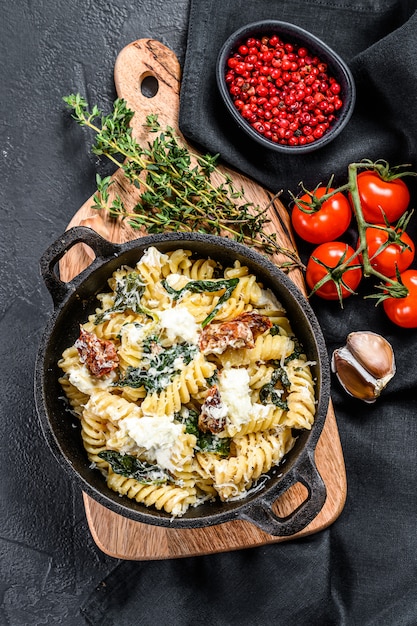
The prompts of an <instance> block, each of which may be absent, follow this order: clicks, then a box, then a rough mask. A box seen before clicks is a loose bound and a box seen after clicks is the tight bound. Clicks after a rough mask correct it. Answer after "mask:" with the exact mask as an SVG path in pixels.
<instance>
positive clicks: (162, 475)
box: [98, 450, 170, 484]
mask: <svg viewBox="0 0 417 626" xmlns="http://www.w3.org/2000/svg"><path fill="white" fill-rule="evenodd" d="M98 456H99V457H100V459H103V460H104V461H107V463H109V465H110V466H111V468H112V470H113V472H115V473H116V474H120V475H121V476H125V477H126V478H134V479H135V480H137V481H139V482H140V483H144V484H148V483H152V484H158V483H165V482H167V480H168V479H169V478H170V477H169V474H167V472H165V471H164V470H163V469H161V468H160V467H159V466H158V465H152V464H151V463H147V462H146V461H141V460H139V459H137V458H136V457H135V456H131V455H130V454H120V452H116V451H115V450H103V451H102V452H99V453H98Z"/></svg>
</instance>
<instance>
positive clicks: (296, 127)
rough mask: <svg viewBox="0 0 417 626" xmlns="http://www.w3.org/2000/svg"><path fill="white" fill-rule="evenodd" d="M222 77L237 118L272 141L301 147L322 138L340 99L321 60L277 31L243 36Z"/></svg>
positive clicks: (336, 87)
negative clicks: (281, 37)
mask: <svg viewBox="0 0 417 626" xmlns="http://www.w3.org/2000/svg"><path fill="white" fill-rule="evenodd" d="M225 79H226V84H227V86H228V90H229V93H230V95H231V96H232V99H233V102H234V105H235V107H236V109H237V110H238V111H239V112H240V114H241V115H242V117H243V118H244V119H245V120H246V121H247V122H248V123H249V124H250V125H251V126H252V128H254V129H255V130H256V131H257V132H258V133H260V134H261V135H263V136H264V137H265V138H266V139H269V140H271V141H273V142H274V143H277V144H283V145H288V146H303V145H305V144H309V143H312V142H314V141H316V140H317V139H319V138H320V137H323V135H324V134H325V133H326V132H327V130H328V129H329V128H330V127H331V125H332V124H333V123H334V122H335V120H336V119H337V114H336V112H337V111H338V110H339V109H340V108H341V106H342V104H343V102H342V99H341V97H340V84H339V83H338V82H337V81H336V79H335V78H334V77H332V76H329V74H328V68H327V64H326V63H324V62H322V61H321V60H320V59H319V58H318V57H317V56H313V55H312V54H310V52H309V51H308V50H307V48H305V47H303V46H298V45H295V44H291V43H284V42H283V41H282V40H281V39H280V38H279V37H278V36H277V35H272V36H271V37H262V38H261V39H256V38H254V37H250V38H248V39H246V41H245V42H244V43H243V44H241V45H240V46H239V47H238V49H237V50H235V51H234V52H232V54H231V55H230V56H229V58H228V60H227V70H226V75H225Z"/></svg>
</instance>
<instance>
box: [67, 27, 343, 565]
mask: <svg viewBox="0 0 417 626" xmlns="http://www.w3.org/2000/svg"><path fill="white" fill-rule="evenodd" d="M180 77H181V72H180V66H179V63H178V60H177V58H176V57H175V55H174V54H173V52H172V51H171V50H169V49H168V48H166V47H165V46H163V45H162V44H161V43H159V42H158V41H154V40H151V39H140V40H138V41H135V42H133V43H131V44H129V45H128V46H126V47H125V48H124V49H123V50H122V51H121V52H120V54H119V55H118V57H117V60H116V63H115V71H114V78H115V85H116V90H117V94H118V96H119V97H120V98H124V99H125V100H126V101H127V104H128V106H129V107H130V108H131V109H133V110H134V111H135V116H134V118H133V120H132V127H133V133H134V136H135V137H136V139H137V140H138V141H139V142H140V143H141V144H142V145H144V142H147V141H148V134H147V131H146V130H145V129H144V128H143V122H144V120H145V117H146V115H148V114H150V113H157V114H158V120H159V121H160V123H161V126H162V127H164V126H166V125H170V126H172V127H173V128H174V129H175V130H176V132H177V133H178V136H179V137H181V139H182V140H183V141H184V143H185V144H186V141H185V140H184V138H183V137H182V136H181V133H180V131H179V129H178V114H179V92H180ZM155 86H156V87H157V91H156V93H155V92H154V91H155ZM92 104H94V103H92ZM225 115H226V112H225ZM219 169H220V170H222V171H223V172H228V174H229V175H230V176H231V177H232V179H233V181H234V183H235V185H236V186H237V187H238V188H243V190H244V193H245V198H246V201H249V202H253V203H254V204H255V205H258V206H261V207H265V206H266V205H268V204H270V203H271V201H272V200H273V197H274V194H272V193H271V192H269V191H267V190H265V189H263V188H262V187H260V186H259V185H258V184H256V183H255V182H253V181H252V180H250V179H248V178H247V177H245V176H242V175H241V174H239V173H237V172H235V171H232V170H230V169H229V168H226V167H222V166H221V167H220V168H219ZM113 179H114V184H113V185H112V187H111V188H112V189H113V191H114V193H118V194H119V195H120V196H121V197H122V199H123V200H124V202H125V205H126V206H127V207H128V208H132V207H133V206H134V205H135V204H136V202H137V200H136V198H137V196H136V195H135V194H137V191H136V190H135V189H133V188H131V187H127V186H126V182H125V180H124V178H123V175H122V173H121V171H120V170H117V171H116V172H115V174H114V175H113ZM92 204H93V202H92V198H90V199H88V200H87V201H86V202H85V204H84V205H83V206H82V207H81V208H80V209H79V211H78V212H77V213H76V215H75V216H74V217H73V219H72V220H71V222H70V223H69V225H68V228H70V227H72V226H77V225H85V226H90V227H91V228H94V229H95V230H96V231H97V232H99V233H100V234H101V235H103V236H104V237H106V238H107V239H109V240H110V241H114V242H124V241H128V240H131V239H134V238H136V237H138V236H140V235H141V234H143V233H141V232H139V231H137V230H133V229H132V228H131V227H130V226H129V225H128V224H127V222H120V221H115V220H112V219H109V218H108V217H107V216H106V215H105V214H104V215H102V214H100V213H98V212H97V211H95V210H93V209H91V205H92ZM269 215H270V219H271V223H270V227H269V230H270V232H271V233H276V236H277V240H278V242H279V244H280V245H281V247H283V248H286V249H290V250H294V249H295V244H294V241H293V239H292V236H291V228H290V221H289V216H288V213H287V210H286V209H285V207H284V206H283V204H282V203H281V202H280V201H279V200H278V199H275V200H273V201H272V203H271V206H270V209H269ZM92 258H93V257H92V251H91V250H89V249H88V248H87V247H86V246H85V245H84V244H77V245H76V246H74V247H73V248H72V249H71V250H70V251H69V252H67V254H66V255H65V256H64V258H63V259H62V260H61V262H60V275H61V278H62V280H65V281H68V280H71V279H72V278H73V277H74V276H76V275H77V274H78V273H79V272H80V271H81V270H82V269H84V268H85V267H86V266H87V265H88V264H89V263H90V262H91V260H92ZM286 260H288V259H287V257H284V256H279V255H276V257H275V261H276V262H277V263H279V262H280V261H286ZM290 277H291V278H292V280H293V281H294V282H295V283H296V284H297V285H298V286H299V287H300V289H301V290H302V291H303V292H304V293H305V287H304V281H303V276H302V273H301V272H300V271H299V270H293V271H291V272H290ZM315 458H316V464H317V468H318V470H319V472H320V474H321V476H322V478H323V480H324V482H325V484H326V488H327V498H326V501H325V504H324V506H323V508H322V510H321V511H320V513H319V514H318V515H317V516H316V518H315V519H314V520H313V521H312V522H311V523H310V524H309V525H308V526H307V527H306V528H305V529H304V530H302V531H301V532H299V533H297V534H296V535H293V536H292V537H276V536H272V535H269V534H267V533H265V532H264V531H262V530H260V529H259V528H258V527H257V526H255V525H253V524H251V523H249V522H246V521H241V520H234V521H231V522H226V523H224V524H220V525H217V526H213V527H210V528H198V529H190V530H189V529H178V530H177V529H171V528H161V527H158V526H153V525H148V524H143V523H140V522H136V521H133V520H130V519H127V518H125V517H122V516H120V515H118V514H117V513H114V512H112V511H110V510H109V509H107V508H105V507H103V506H102V505H100V504H98V503H97V502H96V501H95V500H93V499H92V498H91V497H90V496H88V495H87V494H85V493H84V494H83V498H84V504H85V510H86V515H87V520H88V524H89V528H90V531H91V533H92V536H93V538H94V540H95V542H96V544H97V546H98V547H99V548H100V549H101V550H102V551H103V552H105V553H106V554H108V555H110V556H113V557H116V558H122V559H131V560H151V559H166V558H176V557H186V556H195V555H201V554H209V553H214V552H222V551H229V550H236V549H242V548H248V547H254V546H259V545H263V544H268V543H276V542H280V541H284V540H288V539H291V538H295V537H302V536H305V535H308V534H311V533H314V532H317V531H319V530H322V529H324V528H326V527H327V526H329V525H330V524H331V523H332V522H333V521H334V520H335V519H337V517H338V516H339V515H340V513H341V511H342V509H343V506H344V503H345V499H346V473H345V466H344V460H343V453H342V448H341V444H340V439H339V433H338V429H337V424H336V419H335V415H334V411H333V408H332V406H330V407H329V411H328V414H327V418H326V421H325V425H324V429H323V432H322V434H321V437H320V439H319V442H318V445H317V448H316V454H315ZM306 495H307V491H306V489H305V487H304V486H302V485H301V484H300V483H297V484H295V485H293V486H292V487H291V488H290V489H289V490H288V491H287V492H286V493H285V494H283V495H282V496H281V497H280V498H279V499H278V500H277V501H276V502H275V504H274V506H273V510H274V512H275V513H276V514H277V515H279V516H285V515H288V514H289V513H291V512H292V511H293V510H294V509H296V508H297V506H299V505H300V504H301V503H302V502H303V501H304V500H305V498H306Z"/></svg>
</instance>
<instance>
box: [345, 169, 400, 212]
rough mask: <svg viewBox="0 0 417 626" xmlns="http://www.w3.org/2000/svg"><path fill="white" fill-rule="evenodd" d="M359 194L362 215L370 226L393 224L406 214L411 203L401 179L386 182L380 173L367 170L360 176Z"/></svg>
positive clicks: (358, 181) (358, 178)
mask: <svg viewBox="0 0 417 626" xmlns="http://www.w3.org/2000/svg"><path fill="white" fill-rule="evenodd" d="M357 183H358V193H359V198H360V202H361V206H362V213H363V216H364V218H365V220H366V221H367V222H369V223H370V224H380V223H381V222H384V221H385V220H384V216H385V217H386V219H387V220H388V222H390V224H392V223H393V222H396V221H397V220H398V218H400V217H401V215H403V213H405V211H406V210H407V207H408V205H409V202H410V192H409V190H408V187H407V185H406V184H405V182H404V181H403V180H401V178H392V179H391V180H389V179H388V180H384V179H383V178H381V176H380V175H379V173H378V172H376V171H371V170H365V171H364V172H361V173H360V174H358V177H357Z"/></svg>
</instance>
